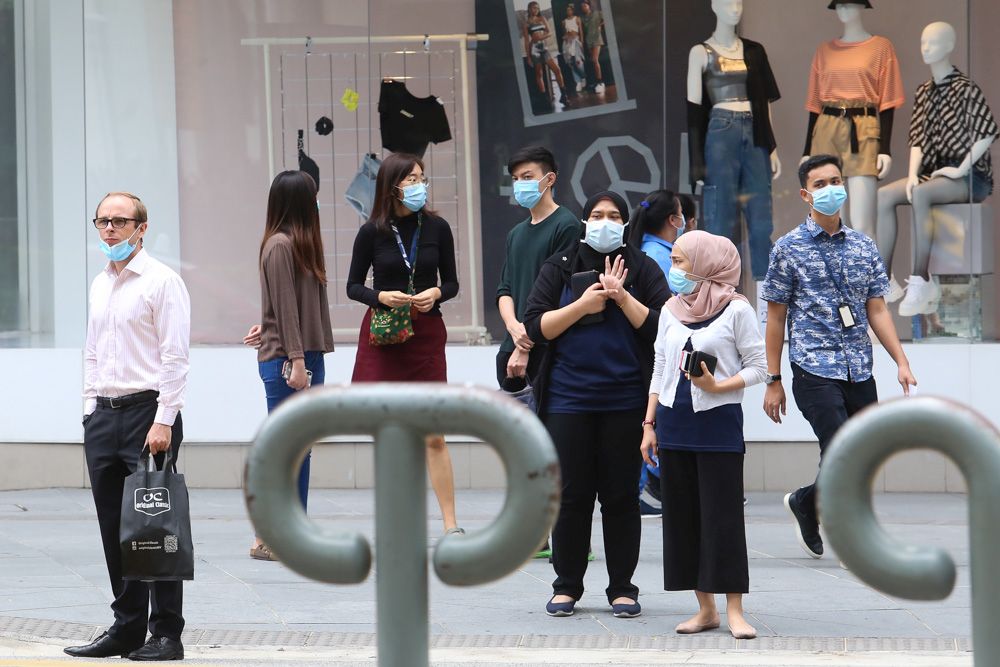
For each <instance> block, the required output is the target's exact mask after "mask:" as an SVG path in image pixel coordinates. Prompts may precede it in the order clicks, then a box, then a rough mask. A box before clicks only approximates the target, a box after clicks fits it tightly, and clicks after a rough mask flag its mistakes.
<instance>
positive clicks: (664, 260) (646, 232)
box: [629, 190, 687, 276]
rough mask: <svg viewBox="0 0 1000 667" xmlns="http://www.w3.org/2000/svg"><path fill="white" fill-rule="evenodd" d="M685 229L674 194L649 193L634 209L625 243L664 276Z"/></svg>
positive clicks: (679, 205) (679, 203)
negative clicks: (674, 248) (640, 251)
mask: <svg viewBox="0 0 1000 667" xmlns="http://www.w3.org/2000/svg"><path fill="white" fill-rule="evenodd" d="M686 225H687V221H686V220H685V218H684V212H683V210H682V209H681V201H680V198H679V197H678V196H677V195H676V194H674V193H673V192H671V191H670V190H657V191H655V192H650V193H649V194H648V195H646V198H645V199H643V200H642V201H641V202H639V208H637V209H636V212H635V221H634V222H633V227H632V230H631V231H630V232H629V242H630V243H632V244H633V245H638V246H639V247H640V249H641V250H642V251H643V252H644V253H646V254H647V255H649V256H650V257H652V258H653V260H654V261H655V262H656V263H657V264H658V265H659V266H660V268H661V269H662V270H663V275H664V276H666V275H667V274H669V273H670V251H671V250H672V249H673V247H674V241H676V240H677V237H678V236H680V235H681V234H683V233H684V228H685V227H686Z"/></svg>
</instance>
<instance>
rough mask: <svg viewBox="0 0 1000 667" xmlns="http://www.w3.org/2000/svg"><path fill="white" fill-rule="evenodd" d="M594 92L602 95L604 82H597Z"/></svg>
mask: <svg viewBox="0 0 1000 667" xmlns="http://www.w3.org/2000/svg"><path fill="white" fill-rule="evenodd" d="M594 92H595V93H597V94H598V95H603V94H604V84H603V83H599V84H597V85H596V86H594Z"/></svg>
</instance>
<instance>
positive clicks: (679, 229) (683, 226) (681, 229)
mask: <svg viewBox="0 0 1000 667" xmlns="http://www.w3.org/2000/svg"><path fill="white" fill-rule="evenodd" d="M680 219H681V226H680V227H674V229H676V230H677V238H678V239H679V238H680V237H681V234H683V233H684V230H685V229H686V228H687V224H688V223H687V220H685V219H684V214H683V213H681V214H680ZM667 223H668V224H670V226H671V227H673V225H674V223H672V222H670V221H669V220H667ZM676 242H677V240H676V239H674V243H676Z"/></svg>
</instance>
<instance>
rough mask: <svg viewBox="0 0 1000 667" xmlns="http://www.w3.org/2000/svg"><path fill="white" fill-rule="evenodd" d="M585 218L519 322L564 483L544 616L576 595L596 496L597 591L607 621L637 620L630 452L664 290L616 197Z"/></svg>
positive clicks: (634, 458)
mask: <svg viewBox="0 0 1000 667" xmlns="http://www.w3.org/2000/svg"><path fill="white" fill-rule="evenodd" d="M583 214H584V220H583V222H584V224H585V231H584V235H583V238H582V239H581V242H580V243H578V244H576V245H575V246H574V247H570V248H566V249H565V250H563V251H561V252H558V253H556V254H555V255H553V256H552V257H550V258H549V259H548V260H546V262H545V264H543V265H542V268H541V271H540V272H539V274H538V279H537V280H536V281H535V286H534V288H533V289H532V292H531V296H530V297H529V298H528V305H527V308H526V311H525V316H524V326H525V329H526V330H527V333H528V336H530V337H531V339H532V340H533V341H535V342H536V343H543V342H544V343H548V345H547V347H546V352H545V356H544V357H543V358H542V363H541V366H540V369H539V372H538V377H537V378H535V399H536V401H537V404H538V414H539V416H540V417H541V418H542V420H543V421H544V423H545V425H546V427H547V428H548V430H549V434H550V435H551V436H552V440H553V441H554V442H555V445H556V449H557V451H558V452H559V462H560V468H561V471H562V485H563V488H562V504H561V507H560V511H559V518H558V520H557V521H556V525H555V528H554V529H553V531H552V563H553V566H554V568H555V571H556V580H555V581H554V582H553V584H552V593H553V596H552V598H551V599H550V600H549V602H548V604H546V606H545V611H546V613H548V614H549V615H550V616H570V615H572V614H573V610H574V606H575V605H576V602H577V601H578V600H579V599H580V597H581V596H582V595H583V576H584V573H585V572H586V571H587V552H588V550H589V545H590V528H591V523H592V517H593V513H594V500H595V498H596V499H597V500H599V501H600V503H601V516H602V520H603V528H604V552H605V558H606V560H607V568H608V579H609V582H608V587H607V589H606V590H605V592H606V594H607V597H608V602H609V603H610V604H611V607H612V611H613V613H614V615H615V616H617V617H620V618H631V617H634V616H638V615H639V614H640V612H641V607H640V606H639V601H638V596H639V589H638V588H637V587H636V586H635V585H634V584H633V583H632V575H633V573H634V572H635V567H636V564H637V563H638V561H639V536H640V530H641V529H640V515H639V501H638V498H637V497H636V493H635V490H636V488H637V487H638V485H639V470H640V468H641V466H642V456H641V454H640V452H639V447H638V444H639V443H640V442H641V440H642V430H643V423H642V421H643V417H644V416H645V407H644V406H645V405H646V402H647V399H648V395H649V383H650V378H651V374H652V368H653V342H654V341H655V339H656V332H657V324H658V320H659V316H660V309H661V308H662V307H663V304H664V303H666V301H667V299H669V298H670V290H669V289H668V288H667V281H666V278H665V277H664V275H663V271H661V270H660V267H659V266H657V264H656V262H654V261H653V260H652V259H650V258H649V257H647V256H646V255H645V254H643V252H642V251H641V250H640V248H639V247H638V246H627V245H625V243H624V239H625V227H626V225H627V224H628V217H629V210H628V204H627V203H626V202H625V200H624V199H623V198H622V197H621V196H620V195H618V194H617V193H614V192H601V193H599V194H596V195H594V196H593V197H591V198H590V199H589V200H588V201H587V204H586V206H585V207H584V211H583ZM588 285H589V286H588Z"/></svg>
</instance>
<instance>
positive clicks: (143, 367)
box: [64, 192, 191, 660]
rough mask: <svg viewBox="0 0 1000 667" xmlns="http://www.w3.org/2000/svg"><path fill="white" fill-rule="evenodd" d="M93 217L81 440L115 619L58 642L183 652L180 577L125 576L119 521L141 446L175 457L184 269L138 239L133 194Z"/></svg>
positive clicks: (80, 649) (185, 320) (140, 214)
mask: <svg viewBox="0 0 1000 667" xmlns="http://www.w3.org/2000/svg"><path fill="white" fill-rule="evenodd" d="M93 222H94V226H95V227H96V228H97V230H98V233H99V234H100V239H101V240H100V244H99V245H100V247H101V250H102V251H103V252H104V254H105V255H106V256H107V257H108V260H109V261H108V265H107V266H106V267H105V268H104V270H103V271H102V272H101V273H99V274H98V275H97V277H96V278H94V282H93V283H92V284H91V287H90V308H89V313H90V316H89V319H88V321H87V344H86V348H85V350H84V392H83V396H84V399H85V401H86V404H85V407H84V417H83V433H84V435H83V444H84V451H85V453H86V456H87V468H88V470H89V472H90V484H91V489H92V490H93V494H94V504H95V506H96V508H97V522H98V524H99V525H100V528H101V540H102V541H103V543H104V558H105V561H106V563H107V567H108V576H109V577H110V579H111V590H112V592H113V593H114V597H115V599H114V602H112V603H111V609H112V611H113V612H114V616H115V621H114V624H113V625H112V626H111V627H110V628H108V631H107V632H105V633H104V634H102V635H101V636H100V637H98V638H97V639H96V640H95V641H93V642H92V643H90V644H87V645H85V646H71V647H69V648H66V649H64V650H65V652H66V653H68V654H69V655H72V656H75V657H84V658H106V657H118V656H121V657H128V658H130V659H132V660H180V659H183V657H184V647H183V646H182V645H181V641H180V639H181V631H182V630H183V629H184V617H183V616H182V614H181V602H182V594H183V590H182V582H180V581H157V582H152V583H148V584H147V583H146V582H142V581H134V580H124V579H122V567H121V552H120V550H119V542H120V540H119V523H120V520H121V504H122V491H123V488H124V483H125V478H126V477H127V476H128V475H129V474H131V473H132V472H134V471H135V469H136V466H137V464H138V460H139V454H140V452H141V451H142V449H143V447H144V446H148V447H149V451H150V453H152V454H153V455H154V456H155V458H156V461H157V464H158V465H160V466H162V465H163V462H164V458H165V455H166V452H167V451H168V450H170V453H171V454H172V458H173V460H174V461H175V462H176V460H177V454H178V450H179V448H180V444H181V440H182V439H183V437H184V436H183V428H182V424H181V414H180V410H181V407H182V406H183V403H184V390H185V386H186V383H187V372H188V347H189V343H190V337H191V302H190V298H189V297H188V292H187V288H185V286H184V282H183V281H182V280H181V278H180V276H178V275H177V273H175V272H174V271H173V270H171V269H170V268H168V267H167V266H166V265H165V264H163V263H162V262H159V261H157V260H155V259H153V258H152V257H150V255H149V254H148V253H147V252H146V250H145V249H144V248H143V245H142V237H143V236H144V235H145V234H146V229H147V227H148V222H147V214H146V207H145V205H144V204H143V203H142V201H141V200H140V199H139V198H138V197H136V196H135V195H132V194H129V193H127V192H112V193H110V194H108V195H105V197H104V199H102V200H101V202H100V204H98V206H97V213H96V217H95V218H94V221H93ZM147 625H148V627H149V630H150V633H151V635H152V636H151V637H150V639H149V641H148V642H147V641H146V628H147Z"/></svg>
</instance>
